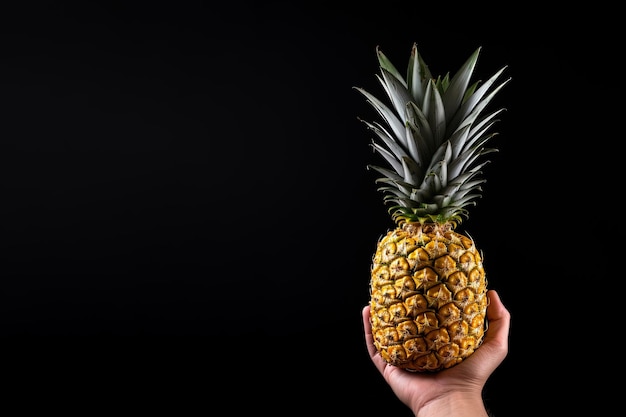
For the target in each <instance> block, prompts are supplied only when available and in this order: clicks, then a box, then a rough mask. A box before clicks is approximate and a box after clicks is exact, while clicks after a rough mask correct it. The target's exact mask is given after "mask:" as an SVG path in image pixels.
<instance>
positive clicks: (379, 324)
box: [370, 222, 488, 372]
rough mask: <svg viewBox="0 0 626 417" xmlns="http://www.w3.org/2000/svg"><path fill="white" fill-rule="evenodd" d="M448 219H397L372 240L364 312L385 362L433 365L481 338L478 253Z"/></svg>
mask: <svg viewBox="0 0 626 417" xmlns="http://www.w3.org/2000/svg"><path fill="white" fill-rule="evenodd" d="M454 227H455V223H443V224H439V223H426V224H421V223H414V222H405V223H402V224H400V225H398V226H397V227H396V228H395V229H393V230H390V231H389V232H387V234H386V235H385V236H382V237H381V239H380V240H379V241H378V243H377V246H376V253H375V254H374V256H373V259H372V267H371V280H370V312H371V314H370V317H371V319H370V320H371V325H372V334H373V335H374V344H375V346H376V349H377V350H378V352H379V353H380V355H381V357H382V358H383V359H384V360H385V361H386V362H387V363H388V364H390V365H394V366H397V367H399V368H403V369H406V370H408V371H413V372H437V371H441V370H444V369H447V368H450V367H452V366H454V365H456V364H458V363H460V362H462V361H463V360H464V359H466V358H467V357H469V356H470V355H471V354H472V353H473V352H474V351H475V349H477V348H478V347H479V346H480V344H481V343H482V341H483V337H484V334H485V330H486V327H487V319H486V314H487V305H488V297H487V294H486V293H487V279H486V274H485V269H484V267H483V262H482V255H481V253H480V251H479V250H478V249H477V248H476V245H475V244H474V241H473V239H472V238H471V237H469V235H466V234H461V233H458V232H456V231H455V230H454Z"/></svg>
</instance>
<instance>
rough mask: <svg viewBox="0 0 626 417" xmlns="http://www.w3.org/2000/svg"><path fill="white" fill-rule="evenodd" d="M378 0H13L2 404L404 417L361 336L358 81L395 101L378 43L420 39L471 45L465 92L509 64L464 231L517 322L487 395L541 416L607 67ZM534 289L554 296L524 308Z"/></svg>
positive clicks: (435, 66)
mask: <svg viewBox="0 0 626 417" xmlns="http://www.w3.org/2000/svg"><path fill="white" fill-rule="evenodd" d="M86 3H87V2H86ZM376 7H377V6H375V5H371V6H365V5H359V6H358V8H355V7H354V6H350V7H348V6H337V5H333V3H320V2H299V3H287V4H282V3H279V2H270V3H266V4H264V5H254V4H248V3H245V2H244V3H237V4H231V5H220V6H212V5H210V4H209V2H199V1H196V2H185V3H183V4H182V5H177V6H172V5H162V4H150V5H148V4H146V5H144V6H138V5H134V6H129V5H127V4H126V2H107V3H104V2H89V5H84V4H82V5H79V4H74V3H65V2H54V4H53V3H52V2H51V3H50V4H47V3H42V4H39V5H38V4H35V3H28V4H27V5H22V6H12V7H8V6H3V11H2V15H1V19H2V26H1V27H0V30H1V36H2V37H1V39H0V45H1V54H0V105H1V106H2V107H1V110H2V113H1V118H0V123H1V126H2V138H1V140H0V147H1V149H0V160H1V163H0V170H1V173H2V175H1V176H0V181H1V188H0V189H1V191H2V205H1V206H0V214H1V219H2V229H1V238H0V243H1V257H0V265H1V270H2V277H1V279H2V290H1V292H0V297H1V299H0V308H1V310H0V332H1V336H2V343H3V345H4V349H5V355H4V358H5V359H4V365H5V371H4V372H3V373H2V375H3V378H5V382H8V383H9V384H10V386H11V387H12V388H11V389H10V390H9V391H6V392H5V394H6V397H7V399H13V400H15V401H16V403H19V404H20V406H21V407H22V408H23V410H25V411H26V410H29V409H31V408H34V407H46V408H49V409H56V410H61V411H66V412H71V411H78V412H81V413H83V412H85V413H86V412H91V411H97V410H111V411H113V410H119V409H120V408H121V407H123V409H124V410H127V411H133V410H138V411H146V410H152V409H154V410H167V409H170V410H177V411H178V412H179V413H184V412H185V410H192V409H196V410H198V411H199V412H207V413H208V412H212V413H214V412H215V411H214V410H216V409H219V407H228V408H227V410H231V411H227V412H222V414H227V415H230V414H236V413H244V412H259V413H260V412H272V413H282V412H292V411H297V412H301V411H303V410H307V411H310V412H317V413H330V412H334V411H338V412H347V413H357V412H358V413H359V414H360V415H362V416H369V415H371V416H375V415H381V413H385V415H396V416H401V415H407V416H408V415H410V413H409V410H408V409H407V408H405V407H404V406H403V405H402V404H400V403H399V402H398V401H397V400H396V399H395V397H394V396H393V394H392V393H391V392H390V390H389V389H388V387H387V386H386V385H385V384H384V382H383V381H382V378H381V377H380V376H379V375H378V374H377V372H376V371H375V369H374V368H373V365H372V364H371V362H370V361H369V358H368V357H367V353H366V350H365V346H364V343H363V336H362V325H361V316H360V312H361V308H362V307H363V306H364V305H365V304H366V303H367V301H368V282H369V263H370V259H371V255H372V253H373V250H374V248H375V243H376V240H377V239H378V237H379V236H380V235H381V234H382V233H384V232H385V231H386V230H387V229H389V228H390V227H392V224H391V223H390V220H389V218H388V216H387V213H386V207H384V206H383V203H382V196H381V195H380V194H379V193H378V192H377V191H376V185H375V184H374V178H375V177H374V174H373V173H372V172H369V171H367V170H366V165H367V164H370V163H372V162H376V161H377V159H376V158H377V157H376V155H375V154H373V153H372V151H371V149H370V147H369V143H370V140H371V133H370V132H368V131H367V130H366V128H365V126H364V125H363V124H362V123H361V122H359V121H358V120H357V118H358V117H362V118H364V119H368V120H372V119H373V118H375V117H376V114H375V112H374V110H373V109H372V108H371V107H369V106H368V105H367V104H366V103H365V100H364V99H363V97H362V96H360V95H359V94H358V93H357V92H356V91H355V90H354V89H353V87H355V86H358V87H364V88H365V89H367V90H369V91H371V92H374V93H376V94H377V95H379V96H381V97H382V95H381V90H380V86H379V84H378V82H377V81H376V79H375V74H376V73H377V71H378V67H377V61H376V55H375V47H376V46H377V45H380V47H381V48H382V50H383V51H384V52H385V54H387V55H388V56H389V58H390V59H391V60H392V61H393V62H394V63H395V64H396V66H397V67H398V68H400V69H402V68H405V67H406V64H407V62H408V57H409V53H410V49H411V46H412V44H413V42H417V44H418V48H419V50H420V53H421V54H422V55H423V57H424V59H425V60H426V62H427V63H428V64H429V66H430V68H431V71H432V72H433V73H435V74H443V73H445V72H447V71H450V72H454V71H455V70H456V69H458V68H459V67H460V65H461V64H462V63H463V62H464V60H465V59H466V58H467V57H469V55H470V54H471V53H472V52H473V51H474V50H475V49H476V48H477V47H479V46H481V47H482V48H483V49H482V52H481V57H480V59H479V63H478V66H477V70H476V77H477V78H479V79H483V80H484V79H486V78H487V77H489V76H490V75H491V74H493V73H494V72H495V71H497V70H498V69H500V68H501V67H502V66H504V65H506V66H508V68H507V70H506V73H505V74H506V76H510V77H512V81H511V82H510V83H509V84H508V85H507V86H506V87H505V89H504V90H503V91H502V92H501V93H500V94H499V96H498V97H497V99H496V100H495V101H494V104H493V107H492V109H495V108H499V107H505V108H506V109H507V111H506V112H505V113H503V115H502V117H501V121H500V122H499V123H498V124H497V125H496V130H497V131H498V132H499V136H497V137H496V138H495V139H494V140H493V142H492V145H494V146H495V147H497V148H498V149H499V151H500V152H499V153H497V154H492V156H491V157H490V159H491V161H492V162H491V164H489V165H488V166H487V167H486V168H485V176H486V178H487V183H486V184H485V186H484V187H483V188H484V197H483V198H482V199H480V200H479V201H478V204H477V206H475V207H474V208H472V209H471V217H470V219H469V220H467V221H466V222H465V223H463V229H464V230H467V231H469V232H470V234H471V235H472V236H473V237H474V238H475V240H476V241H477V243H478V245H479V246H481V247H482V249H483V251H484V253H485V265H486V268H487V271H488V279H489V283H490V286H491V287H492V288H494V289H497V290H498V291H499V292H500V295H501V297H502V299H503V301H504V303H505V305H506V306H507V307H508V308H509V309H510V311H511V313H512V317H513V320H512V328H511V347H510V354H509V356H508V357H507V359H506V360H505V362H504V363H503V364H502V366H501V367H500V368H499V369H498V370H497V371H496V372H495V374H494V375H493V376H492V378H491V379H490V380H489V382H488V385H487V387H486V389H485V400H486V402H487V405H488V407H489V408H490V410H491V411H492V412H493V413H494V414H495V415H509V414H512V412H513V411H518V413H524V412H527V413H533V412H534V410H535V407H536V404H537V403H541V402H542V401H547V403H545V404H548V405H549V404H552V401H553V398H554V397H553V395H554V393H553V392H551V391H550V390H549V387H551V386H552V385H553V384H554V383H555V381H559V382H558V383H562V381H560V377H558V376H556V375H558V374H557V372H556V370H558V369H559V367H560V366H562V365H563V362H564V359H562V358H561V357H559V354H552V355H550V354H548V356H549V358H550V360H549V361H546V350H548V351H550V348H549V347H552V348H554V346H555V345H558V346H560V344H561V343H563V342H562V341H561V340H559V338H558V336H557V338H556V339H557V340H555V328H556V327H557V326H558V325H557V324H554V322H552V323H551V324H550V325H548V324H547V323H546V322H545V321H544V316H542V310H541V309H540V308H539V305H540V304H543V305H545V304H546V303H547V301H546V300H547V299H549V300H550V301H551V302H553V301H554V300H555V299H559V298H565V296H564V293H563V292H562V291H564V290H565V289H564V288H566V287H568V285H565V284H564V280H565V279H567V280H568V281H569V282H572V281H574V280H577V279H579V275H580V276H581V278H580V279H584V278H582V275H583V272H582V271H580V272H579V271H578V270H576V269H574V268H567V265H568V263H567V262H565V261H563V258H562V257H561V258H560V255H561V254H562V253H565V249H563V246H565V244H564V243H563V242H564V241H567V240H568V239H569V237H573V236H574V235H575V232H574V231H571V230H570V229H569V228H567V227H561V226H562V223H563V222H562V219H563V218H564V217H566V216H568V215H570V214H569V212H570V210H569V209H561V208H559V207H563V206H567V205H568V204H570V205H571V204H573V202H574V201H575V200H576V196H577V195H578V196H580V194H578V192H577V190H579V187H580V181H582V180H583V179H584V178H583V177H585V176H586V175H588V174H587V173H586V172H583V171H582V170H581V169H578V168H579V167H580V166H581V165H582V163H580V161H581V160H582V158H583V154H582V152H583V151H584V150H581V149H580V147H579V146H577V145H575V144H574V143H575V141H577V140H580V138H586V136H585V134H586V133H585V132H588V131H590V130H593V128H592V127H591V126H590V125H591V123H590V122H589V121H588V120H589V119H593V117H592V116H589V113H588V112H589V108H590V107H593V103H599V102H600V99H599V95H598V96H596V93H598V91H597V90H594V89H592V88H590V87H589V85H590V83H589V82H584V81H582V80H583V79H585V73H586V71H587V70H586V69H587V68H589V67H590V66H591V64H592V66H593V67H594V68H595V69H596V71H597V72H598V73H604V72H607V71H609V68H610V66H609V63H608V60H606V59H605V58H604V56H603V55H602V54H601V52H600V51H599V50H598V49H597V48H595V47H592V46H594V45H597V43H596V42H595V41H594V42H592V41H591V40H590V38H589V33H588V32H587V31H585V30H581V28H582V27H583V26H584V25H582V24H580V25H579V24H578V23H577V21H569V23H570V24H569V25H566V26H563V24H564V23H563V22H562V21H561V22H560V24H561V26H560V29H559V30H555V26H554V23H555V21H558V20H559V19H560V17H559V16H550V15H548V14H546V13H545V11H544V12H543V13H540V14H539V13H534V12H533V11H529V10H524V9H515V7H513V6H511V8H510V9H509V11H508V12H507V14H506V15H504V14H503V15H502V17H501V18H497V17H496V18H494V17H493V16H491V17H487V16H484V17H483V16H482V14H481V13H480V11H474V12H471V13H469V12H468V13H467V14H462V13H460V15H459V16H458V17H456V18H455V17H454V16H452V15H446V16H443V15H441V14H442V12H437V11H435V10H428V9H425V8H424V7H423V6H420V5H418V4H415V5H412V4H411V3H408V4H407V3H405V4H402V3H398V4H393V3H389V4H388V5H387V6H384V7H381V8H376ZM513 16H515V18H513ZM468 21H471V22H472V23H468ZM596 35H597V34H596ZM585 49H586V50H587V51H586V52H585V56H586V58H585V59H586V61H584V60H583V59H582V57H581V55H582V54H581V51H582V50H585ZM590 50H591V51H590ZM590 53H591V54H592V55H589V54H590ZM583 108H585V109H587V110H586V111H585V112H583V111H582V109H583ZM593 120H595V122H593V123H595V124H596V126H598V125H601V124H602V123H599V122H598V121H597V120H598V119H593ZM569 163H571V164H572V165H571V169H570V168H566V169H562V168H559V169H557V168H556V165H557V164H560V165H563V164H566V165H567V164H569ZM546 212H548V213H549V214H548V215H547V216H546ZM545 217H549V218H550V219H551V220H552V219H553V218H556V219H557V220H558V221H557V222H556V223H557V224H558V226H554V224H553V225H552V226H549V227H544V223H543V222H544V221H545V220H543V219H544V218H545ZM538 225H541V227H539V226H538ZM546 229H547V230H546ZM537 242H541V243H539V244H538V243H537ZM531 248H532V251H531ZM537 251H539V252H540V253H541V256H537V255H538V254H537ZM536 285H541V286H542V287H541V288H542V290H541V291H540V292H539V293H540V295H539V298H543V300H542V301H537V300H536V299H535V301H534V302H533V304H532V305H529V302H528V300H526V298H525V297H524V294H526V293H527V291H529V288H534V286H536ZM535 291H536V290H535ZM535 295H536V293H535ZM548 304H549V307H548V308H547V309H548V310H549V311H551V312H553V313H556V312H557V311H558V310H559V307H558V303H557V304H550V303H548ZM543 314H545V310H543ZM557 315H558V314H557ZM563 321H564V322H565V321H566V320H563ZM564 324H565V323H564ZM538 341H541V342H538ZM537 376H540V377H539V378H536V379H534V380H533V382H532V384H528V385H519V384H517V385H515V388H512V387H513V385H512V384H513V383H514V381H516V379H517V378H520V377H527V378H528V377H531V378H535V377H537ZM529 398H532V399H533V400H532V401H528V399H529Z"/></svg>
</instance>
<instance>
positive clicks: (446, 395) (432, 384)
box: [363, 290, 511, 417]
mask: <svg viewBox="0 0 626 417" xmlns="http://www.w3.org/2000/svg"><path fill="white" fill-rule="evenodd" d="M487 296H488V297H489V300H490V303H489V307H488V308H487V318H488V320H489V323H490V326H489V329H488V330H487V332H486V335H485V340H484V342H483V344H482V346H481V348H480V350H478V351H476V353H475V354H473V355H472V357H470V358H468V359H467V360H465V361H463V363H462V364H460V365H458V366H455V367H454V368H452V369H448V370H447V371H446V372H439V373H418V372H406V371H404V370H402V369H400V368H398V367H395V366H390V365H389V364H388V363H387V362H386V361H385V360H384V359H383V358H382V356H380V355H379V354H378V351H377V349H376V346H375V342H374V336H373V335H372V327H371V324H370V306H369V305H368V306H366V307H365V308H364V309H363V327H364V329H365V342H366V344H367V349H368V352H369V355H370V357H371V359H372V362H374V365H375V366H376V368H377V369H378V371H379V372H380V373H381V375H382V376H383V377H384V378H385V381H387V383H388V384H389V386H390V387H391V389H392V390H393V392H394V393H395V394H396V396H397V397H398V399H400V401H402V402H403V403H404V404H405V405H406V406H408V407H409V408H410V409H411V410H412V411H413V413H414V414H415V415H416V416H419V415H428V416H429V417H436V416H439V415H441V416H446V417H448V416H452V415H454V416H459V415H464V416H472V417H474V416H487V411H486V409H485V406H484V403H483V401H482V390H483V387H484V385H485V383H486V382H487V379H488V378H489V376H490V375H491V374H492V373H493V371H494V370H495V369H496V368H497V367H498V366H499V365H500V363H502V361H503V360H504V358H505V357H506V355H507V353H508V337H509V325H510V319H511V318H510V313H509V311H508V310H507V309H506V308H505V307H504V305H503V304H502V302H501V300H500V296H499V295H498V294H497V293H496V292H495V291H494V290H490V291H489V292H488V293H487ZM461 411H462V412H463V413H461Z"/></svg>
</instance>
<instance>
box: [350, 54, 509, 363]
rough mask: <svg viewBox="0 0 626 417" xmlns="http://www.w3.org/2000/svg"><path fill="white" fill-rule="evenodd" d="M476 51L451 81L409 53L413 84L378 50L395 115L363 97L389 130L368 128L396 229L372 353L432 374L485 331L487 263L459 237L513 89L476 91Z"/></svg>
mask: <svg viewBox="0 0 626 417" xmlns="http://www.w3.org/2000/svg"><path fill="white" fill-rule="evenodd" d="M480 50H481V48H478V49H476V50H475V51H474V53H472V55H471V56H470V57H469V58H468V59H467V61H466V62H465V63H464V65H463V66H462V67H461V68H460V70H459V71H458V72H457V73H456V74H455V75H454V76H452V77H450V75H449V74H446V76H445V77H443V78H442V77H437V78H433V76H432V75H431V73H430V71H429V68H428V66H427V65H426V64H425V62H424V61H423V59H422V57H421V55H420V54H419V53H418V50H417V45H416V44H413V47H412V50H411V56H410V60H409V64H408V71H407V78H406V79H405V78H404V77H403V76H402V75H401V74H400V72H398V70H397V69H396V68H395V67H394V66H393V64H392V63H391V62H390V61H389V60H388V58H387V57H386V56H385V55H384V54H383V53H382V52H381V50H380V49H379V48H376V53H377V57H378V62H379V66H380V75H377V78H378V80H379V81H380V83H381V84H382V86H383V89H384V90H385V92H386V94H387V98H388V100H389V102H390V103H391V106H387V105H386V104H384V102H383V101H381V100H379V99H378V98H376V97H375V96H374V95H372V94H370V93H369V92H367V91H365V90H364V89H362V88H356V89H357V90H358V91H360V92H361V93H362V94H363V95H364V96H365V98H366V99H367V101H368V102H369V103H370V104H371V105H372V106H373V107H374V108H375V109H376V111H377V112H378V114H379V115H380V116H381V117H382V120H383V122H382V123H379V122H367V121H364V123H365V124H366V125H367V127H368V128H369V129H371V130H372V131H373V132H374V133H375V138H374V140H373V143H372V146H373V148H374V150H375V151H376V152H378V153H379V154H380V155H381V156H382V157H383V159H384V160H385V161H386V162H387V163H388V167H387V168H384V167H380V166H373V165H368V168H372V169H374V170H376V171H377V172H378V173H379V174H381V175H382V177H380V178H378V179H377V180H376V183H379V184H382V185H381V187H380V188H379V190H380V191H382V192H383V193H384V201H385V204H391V207H390V208H389V213H390V214H391V218H392V220H393V221H394V222H395V225H396V228H395V229H393V230H390V231H388V233H387V234H386V235H385V236H382V237H381V239H380V240H379V242H378V244H377V247H376V253H375V255H374V256H373V260H372V268H371V279H370V294H371V297H370V307H371V309H370V311H371V324H372V332H373V335H374V341H375V345H376V348H377V350H378V352H379V353H380V355H381V356H382V357H383V358H384V360H385V361H387V363H389V364H391V365H395V366H398V367H400V368H404V369H407V370H410V371H415V372H426V371H430V372H435V371H440V370H443V369H447V368H449V367H451V366H454V365H456V364H458V363H460V362H461V361H463V360H464V359H465V358H467V357H469V356H470V355H471V354H472V353H473V352H474V351H475V349H477V348H478V347H479V346H480V344H481V343H482V340H483V336H484V332H485V329H486V327H487V319H486V310H487V304H488V300H487V296H486V292H487V279H486V274H485V270H484V268H483V262H482V253H481V251H480V250H479V249H478V248H477V247H476V245H475V243H474V241H473V239H472V238H471V237H470V236H469V235H468V234H463V233H460V232H459V231H456V230H455V229H456V228H457V226H458V225H459V224H460V223H461V221H462V220H463V219H464V218H465V219H466V218H467V217H468V211H467V208H468V207H469V206H470V205H474V204H475V199H476V198H478V197H480V195H481V194H480V192H481V191H482V189H481V184H482V183H484V181H485V180H484V178H481V174H482V172H481V169H482V167H483V166H484V165H485V164H486V163H488V162H489V161H481V160H480V157H481V156H483V155H485V154H487V153H489V152H492V151H496V149H493V148H487V147H485V144H486V142H487V141H488V140H489V139H491V138H492V137H493V136H494V135H495V133H489V131H490V128H491V127H492V126H493V124H494V123H496V122H497V120H496V116H497V115H498V114H499V113H500V112H501V111H503V110H504V109H500V110H498V111H494V112H491V113H488V114H483V110H485V107H486V106H487V104H488V103H489V102H490V101H491V100H492V98H493V97H494V96H495V95H496V93H497V92H498V91H500V90H501V89H502V87H503V86H504V85H505V84H506V83H507V82H508V81H509V79H507V80H505V81H503V82H500V83H499V84H497V83H496V80H497V79H498V78H499V77H500V75H501V74H502V73H503V72H504V70H505V69H506V67H503V68H502V69H500V70H499V71H497V72H496V73H495V74H494V75H493V76H491V77H490V78H489V79H488V80H487V81H486V82H484V83H480V82H474V83H472V84H470V80H471V77H472V74H473V72H474V68H475V66H476V62H477V60H478V55H479V53H480Z"/></svg>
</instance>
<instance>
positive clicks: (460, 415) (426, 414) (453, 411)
mask: <svg viewBox="0 0 626 417" xmlns="http://www.w3.org/2000/svg"><path fill="white" fill-rule="evenodd" d="M413 413H414V414H415V416H416V417H489V414H488V413H487V410H486V409H485V403H484V402H483V399H482V397H481V395H480V394H476V393H463V392H459V393H451V394H449V395H446V396H445V397H442V398H438V399H436V400H433V401H431V402H429V403H428V404H425V405H424V406H422V407H421V408H420V409H419V410H415V409H413Z"/></svg>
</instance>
